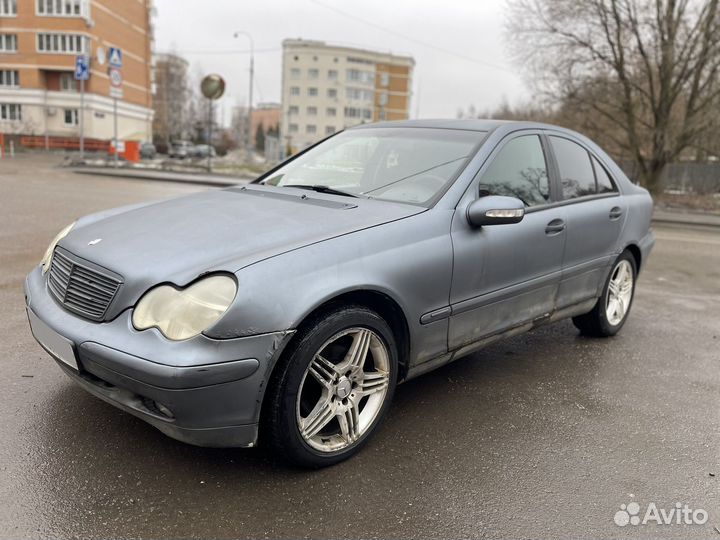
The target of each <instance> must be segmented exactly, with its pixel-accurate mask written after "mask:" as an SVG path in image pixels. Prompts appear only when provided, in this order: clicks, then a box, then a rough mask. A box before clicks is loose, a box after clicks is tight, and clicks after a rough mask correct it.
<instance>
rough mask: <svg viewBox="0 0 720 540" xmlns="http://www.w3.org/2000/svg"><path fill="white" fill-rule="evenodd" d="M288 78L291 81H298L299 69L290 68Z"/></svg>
mask: <svg viewBox="0 0 720 540" xmlns="http://www.w3.org/2000/svg"><path fill="white" fill-rule="evenodd" d="M290 78H291V79H299V78H300V68H292V69H291V70H290Z"/></svg>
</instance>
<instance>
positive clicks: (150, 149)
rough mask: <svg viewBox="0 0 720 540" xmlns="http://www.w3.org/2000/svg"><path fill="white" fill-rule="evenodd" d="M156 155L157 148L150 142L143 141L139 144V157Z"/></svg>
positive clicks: (148, 157) (146, 157)
mask: <svg viewBox="0 0 720 540" xmlns="http://www.w3.org/2000/svg"><path fill="white" fill-rule="evenodd" d="M156 156H157V149H156V148H155V145H154V144H153V143H151V142H144V143H142V144H141V145H140V157H141V158H142V159H155V157H156Z"/></svg>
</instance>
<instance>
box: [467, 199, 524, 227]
mask: <svg viewBox="0 0 720 540" xmlns="http://www.w3.org/2000/svg"><path fill="white" fill-rule="evenodd" d="M466 214H467V220H468V223H470V226H472V227H483V226H485V225H506V224H508V223H519V222H521V221H522V219H523V217H524V216H525V205H524V204H523V202H522V201H521V200H520V199H516V198H515V197H503V196H501V195H488V196H486V197H480V198H479V199H475V200H474V201H473V202H471V203H470V205H469V206H468V207H467V211H466Z"/></svg>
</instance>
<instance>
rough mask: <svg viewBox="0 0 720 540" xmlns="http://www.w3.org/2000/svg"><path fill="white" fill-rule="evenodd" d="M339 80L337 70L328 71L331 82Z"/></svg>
mask: <svg viewBox="0 0 720 540" xmlns="http://www.w3.org/2000/svg"><path fill="white" fill-rule="evenodd" d="M337 78H338V70H337V69H328V79H330V80H331V81H337Z"/></svg>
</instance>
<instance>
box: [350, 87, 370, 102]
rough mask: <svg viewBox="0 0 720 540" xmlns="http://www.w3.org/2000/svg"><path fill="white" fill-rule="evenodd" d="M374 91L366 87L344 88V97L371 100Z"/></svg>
mask: <svg viewBox="0 0 720 540" xmlns="http://www.w3.org/2000/svg"><path fill="white" fill-rule="evenodd" d="M374 95H375V93H374V92H373V91H372V90H368V89H366V88H346V89H345V97H347V98H348V99H360V100H363V101H372V100H373V97H374Z"/></svg>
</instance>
